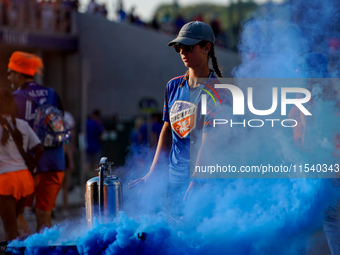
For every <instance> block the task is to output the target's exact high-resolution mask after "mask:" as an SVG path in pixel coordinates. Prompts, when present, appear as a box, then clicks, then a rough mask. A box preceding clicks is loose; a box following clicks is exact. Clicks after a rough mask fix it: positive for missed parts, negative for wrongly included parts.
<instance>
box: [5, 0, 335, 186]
mask: <svg viewBox="0 0 340 255" xmlns="http://www.w3.org/2000/svg"><path fill="white" fill-rule="evenodd" d="M289 2H290V1H289ZM285 3H287V2H285V1H284V0H282V1H264V0H262V1H260V0H257V1H252V0H249V1H241V0H220V1H219V0H215V1H198V0H173V1H170V0H168V1H165V0H164V1H161V0H145V1H137V0H90V1H87V0H80V1H78V0H1V1H0V56H1V58H0V86H6V87H9V86H10V84H9V81H8V80H7V64H8V59H9V57H10V55H11V54H12V52H13V51H16V50H22V51H27V52H31V53H34V54H37V55H39V56H40V57H42V59H43V61H44V65H45V70H44V74H43V76H39V77H36V79H37V81H38V82H40V83H42V84H43V85H45V86H49V87H51V88H53V89H55V90H56V91H57V93H58V94H59V95H60V96H61V98H62V102H63V105H64V108H65V110H66V111H68V112H70V113H71V114H72V115H73V117H74V119H75V122H76V127H75V130H76V132H75V135H74V139H75V141H76V151H75V154H74V158H75V163H76V169H75V171H73V173H72V184H73V185H80V186H83V185H84V184H85V181H86V176H85V175H84V173H83V171H82V169H84V164H85V154H84V153H85V148H86V139H85V137H86V135H85V134H86V121H87V119H88V116H89V115H90V114H91V113H93V112H94V111H96V112H99V113H100V115H99V118H100V120H101V122H102V124H103V127H104V132H103V134H102V137H101V139H102V140H101V143H102V155H105V156H107V157H108V158H109V159H110V160H112V161H113V162H114V163H115V166H116V167H119V166H122V165H124V163H125V160H126V157H127V155H128V154H129V153H130V152H131V148H133V146H135V145H137V147H138V146H139V145H143V146H144V145H146V146H149V147H152V146H154V144H155V143H156V141H157V134H158V133H159V125H160V124H159V123H160V122H161V113H162V109H163V97H164V89H165V85H166V83H167V81H168V80H169V79H171V78H172V77H174V76H178V75H181V74H183V73H184V72H185V71H186V70H185V67H184V65H183V64H182V61H181V60H180V57H179V55H178V54H176V53H175V52H174V50H173V49H172V48H170V47H167V43H168V42H169V41H170V40H171V39H173V38H174V37H175V35H176V34H177V32H178V31H179V29H180V28H181V27H182V26H183V25H184V24H185V23H186V22H188V21H191V20H200V21H204V22H206V23H208V24H210V25H211V27H212V28H213V30H214V32H215V35H216V45H217V52H216V54H217V58H218V60H219V65H220V66H221V68H222V70H223V75H224V77H231V76H232V70H233V69H234V68H235V67H236V66H237V65H238V64H239V57H238V52H237V49H238V41H239V35H240V34H241V32H242V26H243V24H244V23H245V22H246V21H247V20H251V19H252V15H253V12H254V11H255V10H262V11H263V12H265V11H266V10H267V9H268V8H272V7H273V6H279V5H284V4H285ZM303 10H304V9H303V8H300V9H299V11H300V12H303ZM299 11H297V12H296V13H295V14H294V15H295V16H296V17H297V18H298V17H299ZM329 45H330V46H329V47H333V48H334V47H335V48H336V49H337V48H338V46H339V40H338V39H336V38H333V40H332V41H330V44H329ZM157 127H158V128H157ZM140 130H142V131H141V132H139V131H140ZM136 132H137V135H136ZM132 150H133V149H132Z"/></svg>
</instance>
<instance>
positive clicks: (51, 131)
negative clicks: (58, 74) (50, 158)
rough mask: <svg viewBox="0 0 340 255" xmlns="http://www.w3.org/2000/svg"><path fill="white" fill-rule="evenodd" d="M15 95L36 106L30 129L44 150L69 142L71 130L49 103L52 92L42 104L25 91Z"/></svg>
mask: <svg viewBox="0 0 340 255" xmlns="http://www.w3.org/2000/svg"><path fill="white" fill-rule="evenodd" d="M17 94H19V95H21V96H24V97H25V98H27V99H29V100H31V101H32V102H34V103H35V104H36V105H37V106H38V107H37V108H36V110H35V117H34V121H33V126H32V129H33V130H34V132H35V133H36V134H37V136H38V137H39V139H40V141H41V143H42V145H43V146H44V147H45V148H46V147H47V148H53V147H59V146H62V145H63V144H64V143H67V142H69V141H70V140H71V130H70V128H69V127H68V125H67V122H66V121H65V119H64V115H63V112H62V111H61V110H59V109H58V108H57V107H56V106H54V105H52V104H51V103H50V102H52V100H53V96H54V91H53V90H49V94H48V97H47V100H46V101H45V102H44V103H43V104H41V103H40V102H39V101H38V100H37V99H35V98H33V97H31V96H30V95H29V94H28V93H27V92H26V91H18V92H17Z"/></svg>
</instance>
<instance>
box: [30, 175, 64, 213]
mask: <svg viewBox="0 0 340 255" xmlns="http://www.w3.org/2000/svg"><path fill="white" fill-rule="evenodd" d="M63 178H64V172H46V173H39V174H37V175H36V176H34V184H35V190H34V195H35V200H36V201H35V208H37V209H40V210H42V211H49V212H50V211H52V210H53V208H54V207H55V201H56V199H57V196H58V193H59V191H60V188H61V186H62V184H63ZM33 199H34V196H30V197H29V198H28V199H27V200H26V206H32V204H33Z"/></svg>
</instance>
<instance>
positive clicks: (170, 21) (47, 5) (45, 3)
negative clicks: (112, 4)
mask: <svg viewBox="0 0 340 255" xmlns="http://www.w3.org/2000/svg"><path fill="white" fill-rule="evenodd" d="M97 1H98V0H90V1H89V3H88V5H87V7H86V12H87V13H89V14H93V15H98V16H102V17H105V18H107V17H108V10H107V7H106V4H105V3H101V4H100V3H98V2H97ZM78 9H79V2H78V0H0V15H1V17H0V26H9V27H15V28H19V29H30V30H40V31H44V32H63V33H64V32H70V31H71V30H72V23H71V13H72V12H73V11H78ZM190 20H199V21H204V22H206V23H209V24H210V25H211V27H212V28H213V30H214V33H215V36H216V44H217V45H218V46H222V47H225V46H227V43H226V37H225V34H224V32H223V30H222V29H221V22H220V20H219V19H218V17H217V16H216V15H212V17H211V18H210V20H204V19H203V15H202V14H198V15H196V16H195V17H191V18H190ZM190 20H188V19H186V18H184V17H183V16H182V15H180V14H178V15H177V16H176V18H173V16H171V15H170V14H164V15H163V16H162V17H157V15H155V16H154V17H153V19H152V20H151V21H150V22H144V21H143V20H142V19H141V18H140V17H139V16H138V15H137V14H136V8H135V7H134V6H132V7H131V9H130V10H129V11H126V10H125V9H124V5H123V0H119V1H118V5H117V9H116V21H117V22H126V23H130V24H133V25H138V26H141V27H148V28H152V29H155V30H157V31H160V32H163V33H166V34H169V35H176V34H177V33H178V31H179V29H180V28H181V27H182V26H183V25H184V24H185V23H186V22H188V21H190Z"/></svg>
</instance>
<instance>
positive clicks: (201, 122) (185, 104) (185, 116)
mask: <svg viewBox="0 0 340 255" xmlns="http://www.w3.org/2000/svg"><path fill="white" fill-rule="evenodd" d="M211 78H215V77H214V76H212V75H211ZM183 79H184V75H183V76H179V77H175V78H173V79H171V80H170V81H169V82H168V84H167V86H166V91H165V100H164V110H163V120H164V121H166V122H169V123H170V125H171V131H172V147H171V152H170V162H169V180H170V182H172V183H183V182H188V181H189V180H190V161H191V162H192V163H195V161H196V157H197V152H198V149H199V147H200V144H201V138H202V133H203V132H206V131H207V130H208V129H207V128H208V126H209V125H210V124H211V123H212V120H211V118H212V117H213V116H214V114H213V113H211V112H209V111H208V114H206V115H202V113H201V95H202V93H204V94H205V93H206V92H205V91H204V90H206V91H207V90H208V91H211V89H213V88H212V87H213V85H212V84H201V85H199V86H197V87H195V88H191V89H190V88H189V85H188V83H187V81H185V83H184V84H183V86H181V87H180V84H181V83H182V82H183ZM216 81H217V80H216ZM209 82H211V80H209ZM203 89H204V90H203ZM226 99H228V98H226ZM210 104H211V102H210V100H209V101H208V107H207V108H208V109H214V107H212V106H211V107H210ZM190 145H191V146H190Z"/></svg>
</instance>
